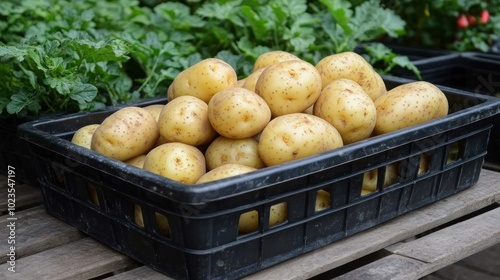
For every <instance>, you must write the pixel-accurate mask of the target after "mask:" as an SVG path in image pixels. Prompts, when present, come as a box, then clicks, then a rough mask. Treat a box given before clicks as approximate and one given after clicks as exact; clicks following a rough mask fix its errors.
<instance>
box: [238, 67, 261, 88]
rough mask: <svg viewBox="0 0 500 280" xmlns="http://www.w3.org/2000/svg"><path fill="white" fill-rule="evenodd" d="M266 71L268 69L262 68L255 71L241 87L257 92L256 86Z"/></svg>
mask: <svg viewBox="0 0 500 280" xmlns="http://www.w3.org/2000/svg"><path fill="white" fill-rule="evenodd" d="M264 70H266V68H260V69H258V70H255V71H254V72H253V73H252V74H250V75H248V77H247V78H246V79H245V82H244V83H243V85H242V86H241V87H244V88H246V89H249V90H251V91H253V92H255V84H257V81H258V80H259V77H260V74H262V72H264Z"/></svg>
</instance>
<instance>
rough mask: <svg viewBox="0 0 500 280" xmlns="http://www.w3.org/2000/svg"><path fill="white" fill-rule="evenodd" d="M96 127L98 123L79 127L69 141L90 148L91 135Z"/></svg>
mask: <svg viewBox="0 0 500 280" xmlns="http://www.w3.org/2000/svg"><path fill="white" fill-rule="evenodd" d="M98 127H99V124H89V125H86V126H83V127H81V128H79V129H78V130H77V131H76V132H75V134H73V137H72V138H71V143H73V144H76V145H78V146H82V147H84V148H87V149H90V146H91V143H92V135H93V134H94V131H95V130H96V129H97V128H98Z"/></svg>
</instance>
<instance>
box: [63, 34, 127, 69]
mask: <svg viewBox="0 0 500 280" xmlns="http://www.w3.org/2000/svg"><path fill="white" fill-rule="evenodd" d="M125 46H126V45H125V43H124V42H123V41H121V40H113V41H111V42H104V41H98V42H92V41H88V40H80V41H74V42H72V47H73V48H74V49H75V50H78V52H79V53H80V55H81V59H85V60H86V61H88V62H93V63H96V62H100V61H126V60H127V59H128V57H127V53H128V50H127V49H126V47H125Z"/></svg>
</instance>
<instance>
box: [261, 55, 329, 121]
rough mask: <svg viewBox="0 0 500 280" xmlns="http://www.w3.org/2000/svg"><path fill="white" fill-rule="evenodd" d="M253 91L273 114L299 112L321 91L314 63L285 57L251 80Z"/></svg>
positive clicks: (312, 102)
mask: <svg viewBox="0 0 500 280" xmlns="http://www.w3.org/2000/svg"><path fill="white" fill-rule="evenodd" d="M255 92H256V93H257V94H258V95H260V96H261V97H262V98H263V99H264V100H265V101H266V103H267V104H268V105H269V108H270V109H271V113H272V116H273V117H276V116H282V115H286V114H292V113H300V112H303V111H304V110H306V109H307V108H308V107H309V106H311V105H313V104H314V102H316V100H317V99H318V97H319V95H320V93H321V77H320V75H319V72H318V70H316V68H315V67H314V65H312V64H310V63H308V62H306V61H304V60H288V61H283V62H279V63H275V64H273V65H270V66H268V67H267V68H266V69H265V70H264V71H263V72H262V73H261V74H260V76H259V78H258V80H257V83H256V84H255Z"/></svg>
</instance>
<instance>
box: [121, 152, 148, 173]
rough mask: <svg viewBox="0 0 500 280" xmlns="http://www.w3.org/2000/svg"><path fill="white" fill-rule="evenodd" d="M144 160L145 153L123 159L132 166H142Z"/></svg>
mask: <svg viewBox="0 0 500 280" xmlns="http://www.w3.org/2000/svg"><path fill="white" fill-rule="evenodd" d="M144 160H146V155H145V154H144V155H138V156H136V157H133V158H131V159H128V160H126V161H125V163H128V164H130V165H132V166H135V167H137V168H141V169H142V168H143V167H144Z"/></svg>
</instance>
